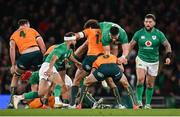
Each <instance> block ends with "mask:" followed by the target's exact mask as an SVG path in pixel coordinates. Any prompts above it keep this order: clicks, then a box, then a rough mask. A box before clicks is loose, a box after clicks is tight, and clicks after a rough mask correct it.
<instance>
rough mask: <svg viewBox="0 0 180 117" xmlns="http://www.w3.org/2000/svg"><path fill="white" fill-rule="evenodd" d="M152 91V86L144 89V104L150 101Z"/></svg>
mask: <svg viewBox="0 0 180 117" xmlns="http://www.w3.org/2000/svg"><path fill="white" fill-rule="evenodd" d="M153 91H154V88H147V89H146V104H150V103H151V99H152V96H153Z"/></svg>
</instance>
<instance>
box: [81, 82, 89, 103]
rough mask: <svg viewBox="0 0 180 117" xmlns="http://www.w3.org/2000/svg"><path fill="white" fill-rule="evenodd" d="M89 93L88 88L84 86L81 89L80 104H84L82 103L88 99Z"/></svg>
mask: <svg viewBox="0 0 180 117" xmlns="http://www.w3.org/2000/svg"><path fill="white" fill-rule="evenodd" d="M87 91H88V87H87V86H85V85H83V86H82V87H81V93H80V99H79V100H80V104H82V101H83V99H84V97H86V94H87Z"/></svg>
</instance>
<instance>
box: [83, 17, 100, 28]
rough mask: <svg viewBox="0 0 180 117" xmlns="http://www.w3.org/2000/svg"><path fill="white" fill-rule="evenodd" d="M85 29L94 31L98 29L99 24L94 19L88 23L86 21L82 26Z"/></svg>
mask: <svg viewBox="0 0 180 117" xmlns="http://www.w3.org/2000/svg"><path fill="white" fill-rule="evenodd" d="M86 28H95V29H99V28H100V26H99V23H98V21H97V20H95V19H89V20H88V21H86V23H85V24H84V29H86Z"/></svg>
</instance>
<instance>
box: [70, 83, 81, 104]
mask: <svg viewBox="0 0 180 117" xmlns="http://www.w3.org/2000/svg"><path fill="white" fill-rule="evenodd" d="M78 89H79V87H78V86H72V89H71V100H70V101H71V102H70V105H71V106H73V105H74V104H75V101H76V97H77V93H78Z"/></svg>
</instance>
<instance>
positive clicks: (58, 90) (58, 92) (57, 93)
mask: <svg viewBox="0 0 180 117" xmlns="http://www.w3.org/2000/svg"><path fill="white" fill-rule="evenodd" d="M61 90H62V87H61V86H60V85H56V86H55V88H54V96H55V97H59V96H60V95H61Z"/></svg>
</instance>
